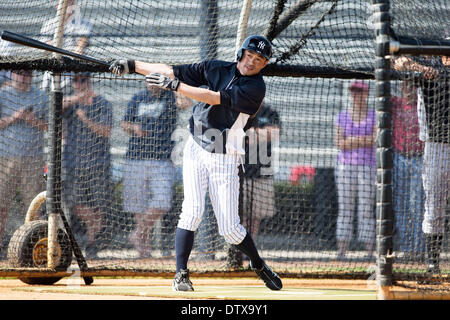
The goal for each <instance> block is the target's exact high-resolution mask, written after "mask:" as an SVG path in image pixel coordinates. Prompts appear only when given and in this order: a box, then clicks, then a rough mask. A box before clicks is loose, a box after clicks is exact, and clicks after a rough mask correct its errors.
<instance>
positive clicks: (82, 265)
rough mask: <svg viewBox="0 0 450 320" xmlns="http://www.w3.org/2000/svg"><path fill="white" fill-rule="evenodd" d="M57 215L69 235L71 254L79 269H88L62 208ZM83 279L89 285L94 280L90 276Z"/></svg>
mask: <svg viewBox="0 0 450 320" xmlns="http://www.w3.org/2000/svg"><path fill="white" fill-rule="evenodd" d="M59 215H60V217H61V220H62V222H63V225H64V229H66V233H67V235H68V236H69V240H70V244H71V246H72V250H73V254H74V255H75V258H76V259H77V263H78V266H79V267H80V270H81V271H86V270H87V269H88V265H87V262H86V259H85V258H84V256H83V253H82V252H81V250H80V247H79V246H78V243H77V241H76V239H75V237H74V235H73V233H72V229H71V228H70V225H69V222H68V221H67V219H66V216H65V215H64V212H62V210H59ZM83 281H84V283H85V284H86V285H90V284H92V283H93V282H94V278H93V277H91V276H83Z"/></svg>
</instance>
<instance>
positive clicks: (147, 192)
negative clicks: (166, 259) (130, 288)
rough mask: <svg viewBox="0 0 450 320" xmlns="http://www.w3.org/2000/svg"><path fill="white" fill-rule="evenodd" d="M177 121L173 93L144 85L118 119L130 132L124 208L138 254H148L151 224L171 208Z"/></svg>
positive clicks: (124, 185) (147, 255)
mask: <svg viewBox="0 0 450 320" xmlns="http://www.w3.org/2000/svg"><path fill="white" fill-rule="evenodd" d="M176 124H177V97H176V95H175V93H174V92H171V91H167V90H164V89H161V88H158V87H154V86H150V85H147V88H145V89H144V90H142V91H141V92H139V93H137V94H136V95H135V96H133V97H132V99H131V100H130V102H129V103H128V107H127V110H126V112H125V116H124V118H123V120H122V122H121V127H122V129H123V130H124V131H125V132H126V133H127V134H128V135H129V140H128V149H127V152H126V155H125V157H126V163H125V166H124V174H123V207H124V210H125V211H127V212H129V213H132V214H134V217H135V222H136V227H135V230H134V231H133V233H132V234H131V236H130V241H131V243H132V244H133V246H134V248H135V249H136V250H137V251H138V253H139V256H140V257H149V256H150V255H151V246H150V242H151V230H152V227H153V225H154V224H155V223H156V222H157V221H158V220H159V219H160V218H161V217H162V216H163V214H164V213H166V212H167V211H168V210H169V209H170V207H171V201H172V192H173V190H172V188H173V183H174V167H173V164H172V161H171V154H172V150H173V147H174V142H173V141H172V139H171V136H172V133H173V132H174V130H175V129H176Z"/></svg>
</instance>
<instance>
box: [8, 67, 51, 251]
mask: <svg viewBox="0 0 450 320" xmlns="http://www.w3.org/2000/svg"><path fill="white" fill-rule="evenodd" d="M47 103H48V97H47V96H46V94H45V93H44V92H42V91H40V90H37V89H35V88H34V87H33V72H32V71H30V70H19V71H12V72H11V81H10V85H9V86H6V87H4V88H3V89H2V90H0V166H1V170H0V181H2V184H1V185H0V245H1V240H2V239H3V237H4V235H5V234H4V233H5V228H6V223H7V218H8V212H9V208H10V206H11V203H12V201H13V199H14V197H15V195H16V193H17V192H19V190H20V195H21V199H22V206H23V207H22V212H26V210H27V209H28V207H29V205H30V203H31V201H32V200H33V199H34V197H35V196H36V195H37V194H39V193H40V192H42V191H43V190H45V181H44V179H43V178H42V175H43V172H44V160H45V159H44V149H43V148H44V131H45V130H47V122H46V116H47V109H46V108H47Z"/></svg>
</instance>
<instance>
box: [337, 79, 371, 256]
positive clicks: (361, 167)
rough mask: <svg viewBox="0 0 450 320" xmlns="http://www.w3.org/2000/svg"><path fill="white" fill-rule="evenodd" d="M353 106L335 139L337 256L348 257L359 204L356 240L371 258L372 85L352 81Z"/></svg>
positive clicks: (340, 122)
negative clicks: (370, 96) (347, 253)
mask: <svg viewBox="0 0 450 320" xmlns="http://www.w3.org/2000/svg"><path fill="white" fill-rule="evenodd" d="M349 90H350V94H351V99H352V107H351V108H349V109H347V110H343V111H341V112H340V113H339V114H338V116H337V119H336V133H335V140H336V145H337V147H338V149H339V154H338V157H337V166H336V169H335V175H336V186H337V192H338V207H339V208H338V218H337V226H336V238H337V245H338V259H342V258H344V257H345V254H346V251H347V249H348V246H349V243H350V241H351V240H352V234H353V216H354V210H355V204H357V209H356V210H357V215H358V232H357V239H358V241H359V242H361V243H363V244H364V246H365V249H366V251H367V255H368V258H369V259H370V258H371V257H372V254H373V248H374V244H375V216H374V205H375V178H376V165H375V138H376V117H375V110H374V109H372V108H369V106H368V97H369V86H368V84H367V83H365V82H363V81H359V80H358V81H355V82H353V83H352V84H351V86H350V88H349Z"/></svg>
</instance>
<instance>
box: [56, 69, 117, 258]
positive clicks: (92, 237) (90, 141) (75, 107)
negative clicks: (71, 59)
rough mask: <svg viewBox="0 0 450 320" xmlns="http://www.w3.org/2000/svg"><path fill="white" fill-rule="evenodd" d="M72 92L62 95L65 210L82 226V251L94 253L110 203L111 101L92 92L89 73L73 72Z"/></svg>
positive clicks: (92, 254)
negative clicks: (83, 236)
mask: <svg viewBox="0 0 450 320" xmlns="http://www.w3.org/2000/svg"><path fill="white" fill-rule="evenodd" d="M72 86H73V89H74V94H73V95H71V96H67V97H65V98H64V99H63V125H64V126H63V128H64V131H63V138H64V143H63V153H62V169H63V189H62V198H63V202H64V205H65V206H67V210H68V211H69V212H70V213H71V217H72V218H73V215H75V216H76V217H78V218H79V219H81V221H82V222H83V223H84V226H85V228H86V235H87V244H86V254H87V255H88V256H89V257H95V256H96V254H97V252H98V250H99V246H98V243H96V239H97V236H98V235H99V234H100V231H101V230H102V227H103V221H102V220H103V215H104V214H106V213H107V210H109V208H110V207H111V200H112V199H111V195H112V190H111V182H110V167H111V155H110V136H111V129H112V105H111V103H110V102H109V101H108V100H106V99H105V98H104V97H102V96H101V95H98V94H97V93H95V92H94V90H93V87H92V80H91V77H90V74H89V73H88V72H86V73H78V74H75V76H74V77H73V81H72Z"/></svg>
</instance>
